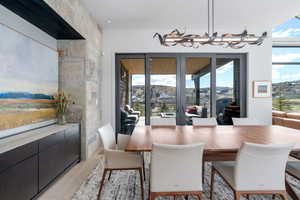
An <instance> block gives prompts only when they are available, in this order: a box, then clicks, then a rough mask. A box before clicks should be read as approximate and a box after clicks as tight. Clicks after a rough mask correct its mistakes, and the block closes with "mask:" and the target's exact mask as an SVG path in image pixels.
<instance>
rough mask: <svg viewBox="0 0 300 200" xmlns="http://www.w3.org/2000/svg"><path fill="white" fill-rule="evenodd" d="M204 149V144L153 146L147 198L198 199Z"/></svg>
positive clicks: (200, 195) (151, 199)
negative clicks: (185, 197)
mask: <svg viewBox="0 0 300 200" xmlns="http://www.w3.org/2000/svg"><path fill="white" fill-rule="evenodd" d="M203 148H204V144H191V145H167V144H153V148H152V155H151V163H150V165H151V168H150V186H149V195H150V196H149V199H150V200H154V199H155V198H156V197H158V196H173V197H174V198H176V196H178V195H195V196H197V198H198V199H201V197H202V191H203V190H202V181H201V178H202V172H201V171H202V159H203Z"/></svg>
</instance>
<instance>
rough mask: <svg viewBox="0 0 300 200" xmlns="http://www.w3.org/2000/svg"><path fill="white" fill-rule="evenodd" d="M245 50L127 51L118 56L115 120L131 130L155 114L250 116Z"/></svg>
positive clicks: (221, 118) (181, 121)
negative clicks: (230, 51)
mask: <svg viewBox="0 0 300 200" xmlns="http://www.w3.org/2000/svg"><path fill="white" fill-rule="evenodd" d="M245 59H246V56H245V55H244V54H224V55H221V54H128V55H123V54H122V55H121V54H120V55H117V57H116V125H117V130H118V131H120V132H123V133H130V132H131V131H132V130H133V129H134V128H135V127H136V126H145V125H151V121H152V120H153V119H154V118H176V123H177V125H191V124H192V118H209V117H216V118H217V120H218V123H219V124H222V125H226V124H232V120H231V118H232V117H244V116H246V94H247V92H246V91H247V86H246V84H247V82H246V81H247V76H246V71H247V70H246V62H245Z"/></svg>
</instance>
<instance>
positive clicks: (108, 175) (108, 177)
mask: <svg viewBox="0 0 300 200" xmlns="http://www.w3.org/2000/svg"><path fill="white" fill-rule="evenodd" d="M112 171H113V170H110V171H109V175H108V180H109V181H110V177H111V173H112Z"/></svg>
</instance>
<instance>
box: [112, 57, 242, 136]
mask: <svg viewBox="0 0 300 200" xmlns="http://www.w3.org/2000/svg"><path fill="white" fill-rule="evenodd" d="M126 58H128V59H129V58H132V59H144V62H145V69H144V71H145V125H150V116H151V100H150V88H151V84H150V76H151V65H150V59H151V58H175V59H176V69H177V70H176V107H177V109H176V123H177V124H178V125H184V124H185V95H181V93H183V94H184V93H185V69H186V67H185V59H186V58H210V59H211V77H210V104H211V105H210V113H211V117H216V65H217V63H216V61H217V59H218V58H229V59H230V58H232V59H240V74H239V76H240V80H241V81H240V86H239V87H240V88H239V89H240V107H241V108H240V109H241V110H240V115H241V117H246V116H247V99H248V92H247V91H248V88H247V86H248V79H247V70H248V66H247V62H246V61H247V53H236V54H233V53H128V54H127V53H120V54H118V53H116V54H115V67H116V69H115V79H116V81H115V84H116V85H115V98H116V99H115V112H116V113H115V114H116V131H117V132H120V128H121V126H120V119H121V113H120V107H119V104H120V98H119V97H120V93H119V92H120V90H119V85H120V78H121V77H120V69H121V63H120V61H121V59H126ZM177 94H179V95H177Z"/></svg>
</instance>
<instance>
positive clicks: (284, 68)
mask: <svg viewBox="0 0 300 200" xmlns="http://www.w3.org/2000/svg"><path fill="white" fill-rule="evenodd" d="M272 62H273V71H272V79H273V84H272V87H273V109H274V110H280V111H286V112H300V47H273V57H272Z"/></svg>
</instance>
